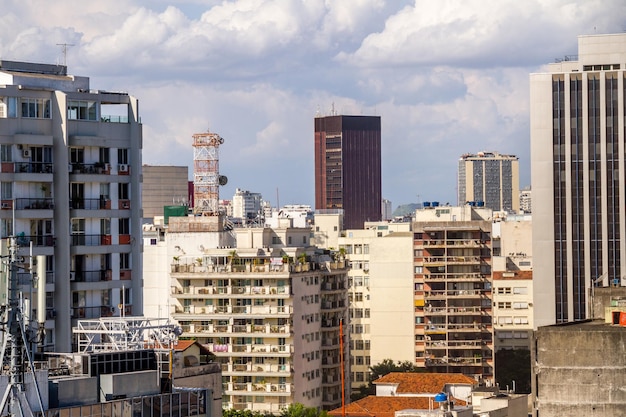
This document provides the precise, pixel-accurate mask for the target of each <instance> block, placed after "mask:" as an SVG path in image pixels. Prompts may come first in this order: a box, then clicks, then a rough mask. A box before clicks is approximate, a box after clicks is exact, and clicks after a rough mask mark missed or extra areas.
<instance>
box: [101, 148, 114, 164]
mask: <svg viewBox="0 0 626 417" xmlns="http://www.w3.org/2000/svg"><path fill="white" fill-rule="evenodd" d="M98 161H99V162H102V163H106V164H108V163H109V162H111V160H110V152H109V148H100V151H99V155H98Z"/></svg>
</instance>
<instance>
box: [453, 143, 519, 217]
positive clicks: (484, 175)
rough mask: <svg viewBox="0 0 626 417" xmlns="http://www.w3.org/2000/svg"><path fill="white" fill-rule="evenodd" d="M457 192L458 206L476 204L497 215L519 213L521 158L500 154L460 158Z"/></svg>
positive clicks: (477, 154) (489, 153) (468, 155)
mask: <svg viewBox="0 0 626 417" xmlns="http://www.w3.org/2000/svg"><path fill="white" fill-rule="evenodd" d="M458 192H459V199H458V204H459V205H463V204H465V203H466V202H477V203H480V204H484V205H485V207H488V208H490V209H492V210H494V211H500V210H504V211H513V212H518V211H519V208H520V205H519V204H520V202H519V160H518V157H517V156H515V155H503V154H500V153H498V152H478V153H476V154H465V155H463V156H461V158H460V159H459V171H458Z"/></svg>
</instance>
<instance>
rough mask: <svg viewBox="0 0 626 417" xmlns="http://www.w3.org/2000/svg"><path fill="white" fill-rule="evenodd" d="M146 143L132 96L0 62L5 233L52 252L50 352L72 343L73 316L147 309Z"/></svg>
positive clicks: (63, 73) (0, 220) (40, 67)
mask: <svg viewBox="0 0 626 417" xmlns="http://www.w3.org/2000/svg"><path fill="white" fill-rule="evenodd" d="M141 148H142V127H141V123H140V119H139V114H138V101H137V99H136V98H134V97H132V96H129V95H128V94H125V93H119V92H115V93H113V92H107V91H102V90H93V89H91V87H90V84H89V78H87V77H81V76H72V75H68V74H67V67H65V66H60V65H46V64H33V63H25V62H12V61H4V60H3V61H0V168H1V169H0V193H1V195H0V200H1V205H0V234H1V237H3V238H5V237H7V236H11V235H13V236H16V242H17V244H18V245H19V253H18V255H19V256H20V257H21V256H23V257H24V259H25V263H26V264H28V263H30V258H29V255H30V246H31V245H32V254H33V255H34V256H37V255H42V256H46V271H47V273H46V278H45V281H46V312H47V317H48V320H47V321H46V324H45V327H46V340H45V350H56V351H59V352H69V351H71V348H72V326H73V325H74V324H75V323H76V320H77V319H87V318H97V317H100V316H117V315H120V314H126V315H130V314H133V315H135V314H142V311H141V308H142V292H141V283H142V264H141V242H139V241H137V240H135V236H140V235H141V221H140V219H141V206H140V203H139V202H138V201H139V197H140V181H141V166H142V164H141ZM23 274H24V275H23V278H21V279H23V280H24V282H28V284H30V281H28V280H29V279H30V278H29V274H28V273H26V272H24V273H23ZM27 288H30V285H27ZM24 293H25V294H28V293H29V290H25V291H24ZM34 305H36V304H35V303H34V302H33V306H34Z"/></svg>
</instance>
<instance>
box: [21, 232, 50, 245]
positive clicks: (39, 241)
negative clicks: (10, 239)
mask: <svg viewBox="0 0 626 417" xmlns="http://www.w3.org/2000/svg"><path fill="white" fill-rule="evenodd" d="M31 242H32V244H33V246H40V247H41V246H43V247H51V246H54V245H55V243H56V238H55V237H54V236H52V235H47V236H27V235H25V234H24V232H22V233H18V235H17V236H16V243H17V245H18V246H23V247H28V246H30V244H31Z"/></svg>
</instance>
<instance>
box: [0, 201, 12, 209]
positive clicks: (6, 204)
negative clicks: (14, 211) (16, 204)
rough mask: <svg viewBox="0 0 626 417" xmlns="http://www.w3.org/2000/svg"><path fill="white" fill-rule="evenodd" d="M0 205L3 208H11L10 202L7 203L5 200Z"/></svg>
mask: <svg viewBox="0 0 626 417" xmlns="http://www.w3.org/2000/svg"><path fill="white" fill-rule="evenodd" d="M1 207H2V208H3V209H10V208H11V204H9V203H6V202H5V203H2V206H1Z"/></svg>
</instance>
